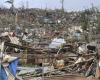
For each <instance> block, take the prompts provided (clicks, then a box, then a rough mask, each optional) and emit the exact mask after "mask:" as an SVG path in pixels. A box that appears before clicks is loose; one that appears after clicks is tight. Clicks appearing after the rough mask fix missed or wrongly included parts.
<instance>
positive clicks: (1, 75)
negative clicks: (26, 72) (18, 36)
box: [0, 58, 18, 80]
mask: <svg viewBox="0 0 100 80" xmlns="http://www.w3.org/2000/svg"><path fill="white" fill-rule="evenodd" d="M17 64H18V58H17V59H15V60H13V61H11V62H9V65H8V66H7V68H8V69H9V70H10V72H11V73H12V74H13V75H14V76H16V69H17ZM0 80H7V75H6V72H5V70H4V68H3V66H2V65H0Z"/></svg>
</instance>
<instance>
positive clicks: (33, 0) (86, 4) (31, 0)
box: [0, 0, 100, 11]
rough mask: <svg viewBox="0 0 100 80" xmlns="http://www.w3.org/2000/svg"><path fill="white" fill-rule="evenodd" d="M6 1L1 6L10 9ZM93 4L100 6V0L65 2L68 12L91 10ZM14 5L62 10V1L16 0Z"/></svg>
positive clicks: (67, 0) (68, 0)
mask: <svg viewBox="0 0 100 80" xmlns="http://www.w3.org/2000/svg"><path fill="white" fill-rule="evenodd" d="M5 1H7V0H0V6H6V7H10V5H9V4H8V3H5ZM27 2H28V4H27ZM92 3H93V5H94V6H97V7H99V6H100V0H64V8H65V9H66V10H67V11H72V10H74V11H79V10H83V9H86V8H90V7H91V4H92ZM14 5H15V7H17V8H18V7H21V6H22V5H24V6H25V7H27V5H28V7H29V8H43V9H44V8H46V7H47V8H50V9H55V8H59V9H60V8H61V3H60V0H15V2H14Z"/></svg>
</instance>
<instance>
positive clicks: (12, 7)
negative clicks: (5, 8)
mask: <svg viewBox="0 0 100 80" xmlns="http://www.w3.org/2000/svg"><path fill="white" fill-rule="evenodd" d="M6 3H9V4H11V9H12V10H13V9H14V0H8V1H6Z"/></svg>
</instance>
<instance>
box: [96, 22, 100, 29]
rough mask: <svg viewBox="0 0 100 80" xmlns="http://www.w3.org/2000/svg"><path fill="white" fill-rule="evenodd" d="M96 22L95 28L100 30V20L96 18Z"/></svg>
mask: <svg viewBox="0 0 100 80" xmlns="http://www.w3.org/2000/svg"><path fill="white" fill-rule="evenodd" d="M96 23H97V26H96V28H97V29H98V30H100V20H98V21H97V22H96Z"/></svg>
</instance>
